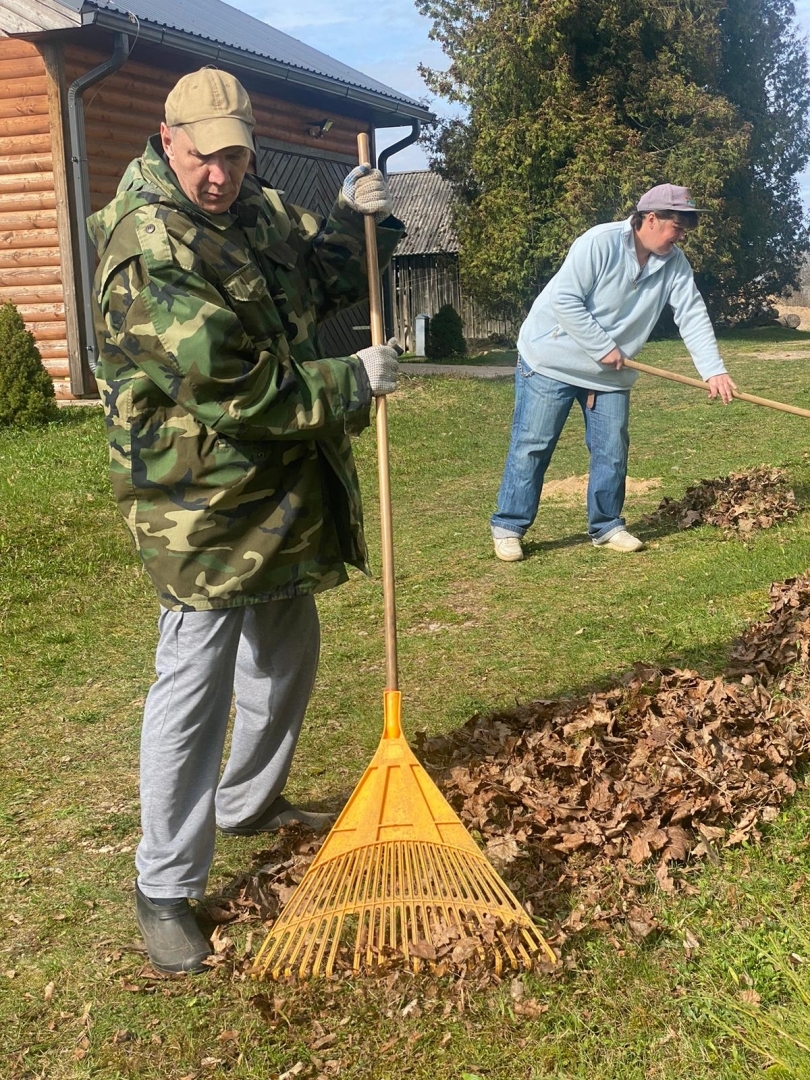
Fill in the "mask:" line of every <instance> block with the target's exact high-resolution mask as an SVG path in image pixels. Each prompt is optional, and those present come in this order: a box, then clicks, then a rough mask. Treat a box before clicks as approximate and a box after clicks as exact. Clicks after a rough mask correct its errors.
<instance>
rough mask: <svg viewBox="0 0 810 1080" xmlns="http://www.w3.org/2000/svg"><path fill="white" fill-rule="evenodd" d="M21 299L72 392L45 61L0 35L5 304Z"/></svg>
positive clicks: (54, 370)
mask: <svg viewBox="0 0 810 1080" xmlns="http://www.w3.org/2000/svg"><path fill="white" fill-rule="evenodd" d="M9 301H10V302H11V303H13V304H15V305H16V307H17V308H18V310H19V312H20V314H21V315H22V317H23V319H24V320H25V325H26V327H27V328H28V329H29V330H30V331H31V332H32V333H33V335H34V337H35V339H36V342H37V346H38V347H39V351H40V353H41V354H42V360H43V363H44V364H45V367H46V368H47V369H48V372H49V373H50V375H51V377H52V379H53V380H54V385H55V389H56V392H57V395H58V396H62V397H65V396H69V395H70V386H69V381H68V347H67V337H66V328H65V305H64V298H63V295H62V268H61V259H60V253H59V233H58V223H57V212H56V195H55V190H54V175H53V158H52V144H51V135H50V124H49V114H48V86H47V74H46V69H45V63H44V61H43V59H42V57H41V56H40V54H39V52H38V51H37V49H36V48H35V46H33V45H31V44H30V43H29V42H26V41H16V40H13V39H11V38H3V37H0V303H7V302H9Z"/></svg>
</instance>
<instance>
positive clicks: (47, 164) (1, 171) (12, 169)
mask: <svg viewBox="0 0 810 1080" xmlns="http://www.w3.org/2000/svg"><path fill="white" fill-rule="evenodd" d="M52 169H53V158H52V157H51V152H50V149H48V152H47V153H42V154H20V155H15V156H14V157H7V158H2V157H0V176H11V175H16V174H17V173H32V172H51V171H52Z"/></svg>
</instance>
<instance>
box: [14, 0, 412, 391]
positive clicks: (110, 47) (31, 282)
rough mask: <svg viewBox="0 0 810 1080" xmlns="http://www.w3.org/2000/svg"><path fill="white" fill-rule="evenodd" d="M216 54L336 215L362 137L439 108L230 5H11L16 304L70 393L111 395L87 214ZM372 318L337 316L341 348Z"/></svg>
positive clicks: (282, 169) (286, 166) (49, 0)
mask: <svg viewBox="0 0 810 1080" xmlns="http://www.w3.org/2000/svg"><path fill="white" fill-rule="evenodd" d="M205 64H212V65H215V66H216V67H220V68H223V69H227V70H228V71H231V72H233V74H234V75H236V76H237V77H238V78H239V79H240V80H241V81H242V83H243V84H244V85H245V87H246V89H247V90H248V92H249V94H250V96H251V100H252V102H253V108H254V112H255V115H256V121H257V124H256V137H257V167H258V170H259V172H260V173H261V174H262V175H263V176H265V177H266V178H267V179H268V180H269V181H270V182H271V183H272V184H273V185H274V186H276V187H278V188H281V189H282V190H284V192H285V194H286V197H287V198H288V199H290V200H291V201H294V202H298V203H301V204H303V205H306V206H309V207H312V208H313V209H318V210H320V211H321V212H324V211H326V210H328V208H329V206H330V205H331V203H332V200H333V199H334V197H335V195H336V193H337V190H338V187H339V184H340V182H341V180H342V178H343V177H344V176H345V174H346V173H347V172H348V171H349V170H350V169H351V168H353V166H354V165H355V164H356V163H357V144H356V138H357V134H358V132H361V131H365V132H368V133H369V135H370V137H371V139H372V145H373V138H374V129H375V128H386V127H388V128H392V127H403V126H405V127H407V126H410V127H411V135H410V136H408V137H407V138H406V139H405V140H402V141H401V143H399V144H397V147H401V146H403V145H405V144H407V143H409V142H412V141H414V139H415V138H416V137H417V135H418V131H419V124H420V122H422V121H425V120H429V119H431V114H430V112H429V111H428V110H427V109H425V108H424V107H423V106H422V105H420V104H419V103H417V102H415V101H413V100H411V99H410V98H408V97H405V96H403V95H402V94H400V93H398V92H397V91H395V90H392V89H390V88H389V87H387V86H385V85H383V84H382V83H379V82H377V81H376V80H374V79H371V78H368V77H367V76H365V75H363V74H361V73H360V72H358V71H355V70H354V69H353V68H350V67H347V66H346V65H345V64H342V63H340V62H339V61H337V60H335V59H333V58H332V57H329V56H327V55H325V54H324V53H321V52H319V51H318V50H316V49H312V48H310V47H309V46H307V45H305V44H303V43H302V42H300V41H297V40H296V39H294V38H291V37H289V36H288V35H286V34H283V33H281V32H280V31H278V30H275V29H274V28H273V27H271V26H268V25H267V24H266V23H263V22H261V21H259V20H258V19H254V18H252V17H251V16H249V15H246V14H244V13H243V12H241V11H237V10H236V9H235V8H232V7H230V6H229V5H228V4H224V3H221V2H220V0H0V303H6V302H8V301H11V302H12V303H13V304H15V305H16V306H17V307H18V309H19V310H20V313H21V314H22V316H23V318H24V320H25V322H26V325H27V326H28V328H29V329H30V330H31V332H32V333H33V334H34V337H35V338H36V341H37V344H38V346H39V349H40V352H41V353H42V358H43V362H44V363H45V366H46V367H47V369H48V371H49V372H50V374H51V377H52V378H53V381H54V384H55V389H56V393H57V397H60V398H85V397H95V396H96V393H97V392H96V386H95V380H94V378H93V374H92V372H93V368H94V361H95V348H96V346H95V341H94V338H93V333H92V319H91V309H90V295H91V288H90V282H91V281H92V273H93V266H94V255H93V253H92V251H91V249H90V246H89V243H88V242H87V237H86V233H85V228H84V219H85V218H86V216H87V215H88V214H89V213H92V212H93V211H94V210H97V209H99V208H100V207H101V206H103V205H104V204H105V203H106V202H108V201H109V199H110V198H111V197H112V196H113V195H114V193H115V190H116V187H117V185H118V181H119V180H120V178H121V175H122V174H123V172H124V169H125V167H126V165H127V163H128V162H129V161H130V160H131V159H132V158H133V157H137V156H139V155H140V154H141V152H142V151H143V147H144V145H145V143H146V140H147V138H148V137H149V136H150V135H152V134H154V133H155V132H156V131H157V130H158V127H159V124H160V121H161V120H162V119H163V104H164V101H165V99H166V95H167V94H168V92H169V90H170V89H171V88H172V86H173V85H174V84H175V82H176V81H177V79H178V78H179V77H180V76H181V75H184V74H186V73H187V72H189V71H194V70H196V69H197V68H199V67H202V66H203V65H205ZM397 147H392V148H391V150H390V151H387V152H386V153H389V154H390V153H392V152H394V150H395V149H396V148H397ZM382 156H383V155H381V157H382ZM381 163H382V162H381ZM367 323H368V315H367V312H366V313H365V314H364V313H363V311H362V310H358V309H351V311H350V312H347V313H344V314H343V315H342V316H340V317H339V318H338V319H335V320H333V322H332V323H331V324H327V325H326V326H325V327H324V346H325V348H326V350H327V351H328V352H329V353H330V354H332V355H345V354H346V353H349V352H353V351H355V350H356V349H357V348H362V346H363V345H364V344H368V342H369V334H368V327H367Z"/></svg>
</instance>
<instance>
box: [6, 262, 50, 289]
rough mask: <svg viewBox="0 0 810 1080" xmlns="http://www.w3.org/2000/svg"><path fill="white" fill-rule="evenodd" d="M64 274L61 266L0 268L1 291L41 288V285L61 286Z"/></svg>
mask: <svg viewBox="0 0 810 1080" xmlns="http://www.w3.org/2000/svg"><path fill="white" fill-rule="evenodd" d="M61 282H62V272H61V269H60V267H59V266H56V267H48V266H19V267H2V268H0V289H3V288H8V289H11V288H18V289H28V288H35V289H36V288H39V286H40V285H60V284H61Z"/></svg>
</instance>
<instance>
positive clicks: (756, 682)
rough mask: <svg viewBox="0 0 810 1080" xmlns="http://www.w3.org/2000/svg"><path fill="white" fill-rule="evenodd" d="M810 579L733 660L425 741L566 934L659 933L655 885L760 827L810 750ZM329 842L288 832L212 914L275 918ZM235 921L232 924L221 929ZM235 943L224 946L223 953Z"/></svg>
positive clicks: (424, 749) (634, 678) (532, 905)
mask: <svg viewBox="0 0 810 1080" xmlns="http://www.w3.org/2000/svg"><path fill="white" fill-rule="evenodd" d="M808 675H810V578H808V577H802V578H795V579H791V580H789V581H786V582H784V583H781V584H776V585H774V586H772V588H771V608H770V611H769V614H768V616H767V617H766V618H765V619H764V620H763V621H761V622H759V623H756V624H753V625H752V626H751V627H750V628H749V629H748V630H747V631H746V633H745V634H744V635H743V636H742V637H741V638H740V639H739V641H738V642H736V644H735V645H734V647H733V649H732V653H731V657H730V662H729V665H728V668H727V671H726V673H725V674H724V675H722V676H717V677H716V678H712V679H707V678H703V677H701V676H700V675H698V674H697V673H696V672H694V671H687V670H672V669H657V668H652V667H645V666H642V665H637V666H636V667H635V668H634V669H633V670H632V671H630V672H628V673H627V675H626V676H625V677H624V678H623V679H622V680H621V681H620V682H619V683H618V684H617V685H616V686H614V687H612V688H610V689H608V690H605V691H600V692H596V693H593V694H591V695H589V696H588V697H587V698H582V699H578V700H557V701H535V702H532V703H531V704H529V705H525V706H523V707H521V708H518V709H515V710H514V711H511V712H503V713H498V714H495V715H491V716H474V717H472V718H471V719H470V720H469V721H468V722H467V723H466V724H465V725H464V727H463V728H461V729H460V730H458V731H455V732H453V733H451V734H449V735H443V736H439V737H435V738H425V737H424V736H422V737H421V738H419V739H418V748H417V749H418V753H419V756H420V757H421V759H422V760H423V762H424V764H425V766H426V768H428V769H429V770H430V771H431V773H432V775H433V776H434V778H435V779H436V781H437V783H438V784H439V786H440V787H441V788H442V789H443V791H444V794H445V795H446V797H447V798H448V800H449V801H450V802H451V804H452V805H453V807H454V809H455V810H456V812H457V813H458V814H459V816H460V817H461V819H462V821H463V822H464V824H465V825H466V826H467V827H468V828H469V829H470V830H471V831H472V832H473V834H475V835H477V836H479V837H480V839H481V842H482V843H483V845H484V847H485V849H486V852H487V854H488V855H489V857H490V858H491V860H492V861H493V862H494V863H495V865H496V866H497V867H498V868H499V869H500V870H501V872H502V873H503V874H504V876H505V878H506V880H507V881H508V883H509V884H510V886H511V887H512V888H513V890H514V891H515V892H516V894H517V895H518V896H519V897H520V898H521V900H523V901H524V902H525V903H526V905H527V907H528V908H529V909H530V910H531V911H533V913H534V914H535V915H539V916H543V917H544V918H546V919H548V920H549V921H550V923H551V924H552V925H553V926H554V927H555V928H556V929H555V934H556V936H555V937H553V938H552V940H553V943H554V944H555V945H560V944H561V943H562V941H563V940H564V939H565V937H566V935H567V934H569V933H571V932H572V931H575V930H578V929H581V928H583V927H585V926H588V927H590V928H607V927H609V926H610V925H611V924H613V923H615V922H617V921H622V922H624V923H626V925H627V926H628V927H629V929H630V930H631V932H633V933H634V934H636V935H637V936H639V937H643V936H646V935H647V934H649V933H650V932H651V931H653V930H654V929H656V927H657V924H656V921H655V918H654V917H653V916H652V915H651V914H650V913H649V910H648V909H647V908H646V907H645V902H644V896H645V893H646V891H647V889H648V886H649V884H650V875H649V874H645V873H644V872H643V871H644V870H645V868H646V867H650V868H653V867H654V872H655V877H656V879H657V881H658V884H659V886H660V888H661V889H663V890H664V891H665V892H675V891H678V890H688V889H689V888H691V886H690V884H689V876H690V874H692V873H694V872H695V870H696V869H697V868H698V867H699V865H700V861H701V860H703V859H707V858H708V859H711V860H716V859H717V857H718V852H719V851H720V850H721V849H722V848H728V847H732V846H734V845H736V844H740V843H741V842H742V841H744V840H747V839H755V840H756V839H758V838H759V835H760V834H759V826H760V824H761V823H763V822H769V821H773V820H774V819H775V818H776V817H777V815H778V813H779V808H780V807H781V805H782V803H783V802H784V800H785V799H787V798H788V797H790V796H791V795H792V794H793V793H794V792H795V791H796V786H797V785H796V780H795V779H794V774H795V773H796V770H797V768H798V766H800V765H801V764H802V763H804V762H806V761H807V760H808V759H810V704H809V702H810V695H808V693H807V684H808ZM321 842H322V839H311V838H306V837H305V836H304V835H303V834H301V833H296V832H295V831H292V830H287V831H286V832H285V833H284V834H281V835H280V836H279V837H278V838H277V840H276V843H275V846H274V847H273V848H272V849H269V850H268V851H267V852H265V853H264V856H265V858H266V862H265V865H263V866H262V867H260V869H258V870H257V871H254V872H252V873H249V874H247V873H246V874H243V875H241V876H240V878H238V879H237V880H236V881H235V882H234V883H233V885H232V886H231V887H230V888H229V889H228V890H227V893H226V895H225V896H223V897H221V898H219V900H218V901H217V902H216V903H215V904H213V905H212V906H211V914H212V916H213V918H214V919H215V921H218V922H227V921H229V920H233V919H241V920H247V919H253V918H255V917H257V916H258V917H259V918H260V919H261V920H262V921H263V922H266V921H268V920H270V919H273V918H275V916H276V915H277V914H278V911H279V910H280V909H281V907H283V905H284V903H285V902H286V900H287V899H288V898H289V896H290V895H291V893H292V891H293V889H294V888H295V886H296V885H297V884H298V882H299V881H300V880H301V878H302V877H303V875H304V873H305V871H306V869H307V867H308V866H309V864H310V862H311V861H312V859H313V858H314V855H315V852H316V851H317V849H318V847H319V846H320V843H321ZM223 933H224V932H223ZM223 951H227V950H223Z"/></svg>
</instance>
